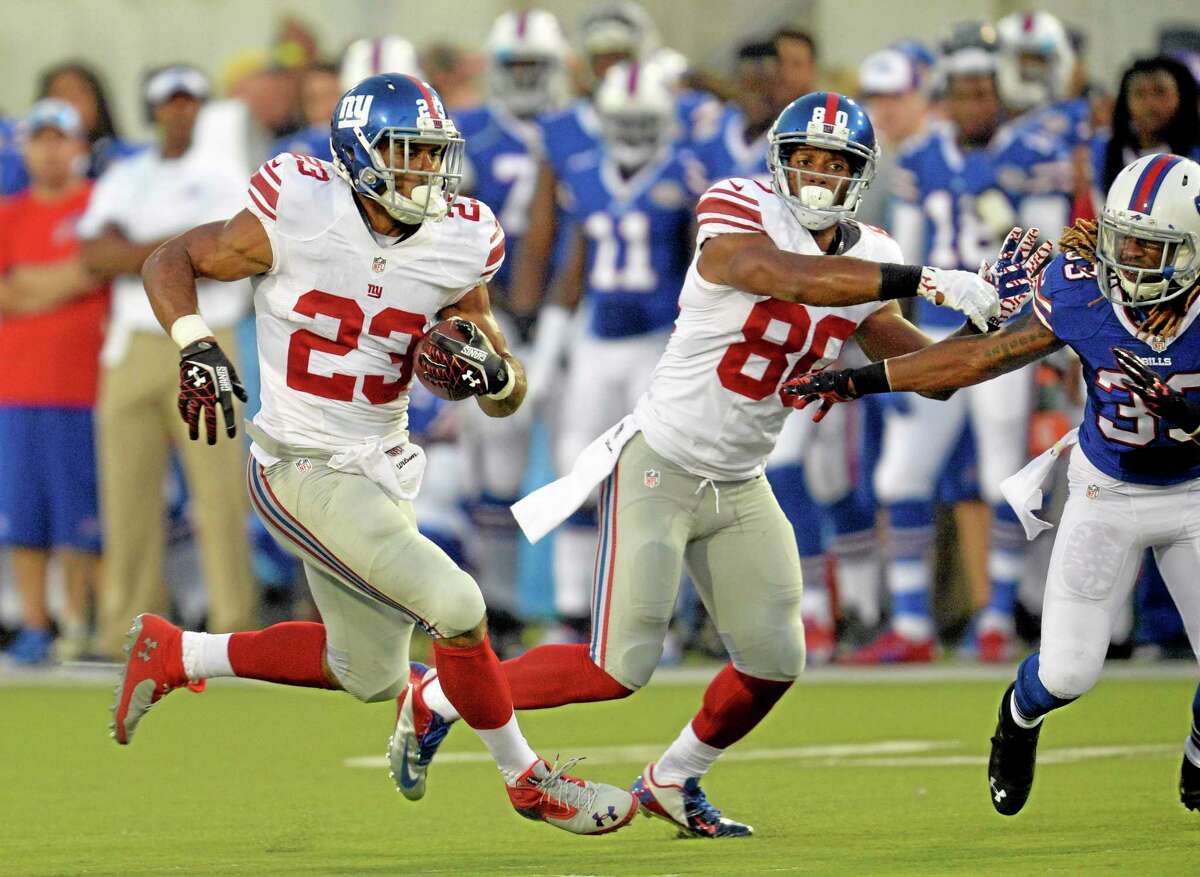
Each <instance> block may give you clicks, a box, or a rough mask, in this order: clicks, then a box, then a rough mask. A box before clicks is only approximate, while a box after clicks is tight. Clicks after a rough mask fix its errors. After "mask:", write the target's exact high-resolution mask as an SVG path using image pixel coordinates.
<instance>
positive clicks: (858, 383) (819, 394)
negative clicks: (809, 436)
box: [782, 362, 891, 421]
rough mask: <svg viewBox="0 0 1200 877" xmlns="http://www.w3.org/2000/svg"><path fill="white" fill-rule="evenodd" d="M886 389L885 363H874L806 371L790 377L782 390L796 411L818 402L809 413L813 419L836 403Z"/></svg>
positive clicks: (821, 416)
mask: <svg viewBox="0 0 1200 877" xmlns="http://www.w3.org/2000/svg"><path fill="white" fill-rule="evenodd" d="M890 389H891V387H890V386H889V385H888V377H887V368H886V366H885V365H884V364H883V363H882V362H875V363H872V364H871V365H868V366H865V367H863V368H841V369H827V370H825V371H819V372H809V373H808V374H806V375H800V377H798V378H792V379H791V380H790V381H788V382H787V383H786V384H784V385H783V391H782V392H783V398H784V400H785V401H787V402H788V403H789V404H791V406H792V407H793V408H795V409H797V410H801V409H804V408H807V407H808V406H809V405H811V404H812V403H813V402H816V401H820V403H821V407H820V408H818V409H817V411H816V413H814V414H813V420H814V421H821V420H823V419H824V417H825V415H826V414H828V413H829V410H830V409H831V408H833V406H834V405H836V404H838V403H839V402H850V401H852V400H854V399H858V398H859V397H861V396H866V395H867V394H868V393H886V392H888V391H889V390H890Z"/></svg>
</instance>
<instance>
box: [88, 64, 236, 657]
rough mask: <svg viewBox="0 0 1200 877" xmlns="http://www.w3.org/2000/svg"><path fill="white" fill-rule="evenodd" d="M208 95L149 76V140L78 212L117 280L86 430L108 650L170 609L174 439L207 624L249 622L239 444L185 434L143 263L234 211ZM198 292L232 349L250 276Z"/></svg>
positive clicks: (179, 78) (200, 87) (226, 626)
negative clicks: (167, 530)
mask: <svg viewBox="0 0 1200 877" xmlns="http://www.w3.org/2000/svg"><path fill="white" fill-rule="evenodd" d="M208 94H209V86H208V79H207V78H206V77H205V76H204V74H203V73H201V72H200V71H199V70H196V69H195V68H193V67H186V66H182V65H177V66H171V67H165V68H162V69H160V70H156V71H153V72H152V73H150V74H149V75H148V76H147V77H146V80H145V85H144V90H143V97H144V99H145V106H146V113H147V115H148V117H149V118H150V120H151V121H153V122H154V124H155V127H156V128H157V133H158V142H157V144H156V146H155V147H154V148H152V149H148V150H146V151H145V152H142V153H140V154H138V155H135V156H133V157H131V158H128V159H125V160H124V161H120V162H117V163H116V164H114V165H112V166H111V167H110V168H109V169H108V170H107V171H106V172H105V173H104V175H103V176H102V177H101V178H100V180H99V181H98V182H97V184H96V188H95V192H94V194H93V195H92V200H91V203H90V204H89V205H88V209H87V212H86V213H85V214H84V216H83V218H82V219H81V220H80V223H79V236H80V238H81V239H82V240H83V257H84V260H85V262H86V263H87V265H88V267H89V269H90V270H91V271H92V272H93V273H95V274H96V275H98V276H100V277H102V278H105V279H109V278H111V279H112V282H113V306H112V319H111V321H110V323H109V327H108V333H107V335H106V337H105V343H104V349H103V351H102V352H101V373H100V391H99V399H98V402H97V412H96V428H97V438H98V443H99V448H98V453H99V460H100V506H101V521H102V527H103V531H104V539H105V548H106V554H105V563H104V568H103V572H102V577H101V593H100V631H99V633H100V645H101V647H102V648H103V649H105V650H107V651H108V652H109V653H110V654H112V655H114V656H115V655H116V654H117V653H118V652H119V650H120V644H121V642H122V640H123V638H124V634H125V627H126V626H127V625H128V623H129V619H130V618H131V617H133V616H134V615H136V614H137V613H138V612H145V611H155V610H162V609H165V608H166V593H165V590H164V588H163V573H162V560H163V550H164V538H165V537H164V526H163V523H164V510H163V502H162V496H161V493H162V491H161V485H162V483H163V478H164V475H165V473H166V467H167V460H168V456H169V453H170V449H171V446H172V445H174V447H175V449H176V452H177V453H178V454H179V456H180V458H181V460H182V462H183V466H184V470H185V473H186V475H187V483H188V490H189V492H190V495H191V499H192V503H191V519H192V521H193V522H194V524H195V525H196V529H197V535H198V537H199V544H200V553H201V559H202V564H203V570H204V577H205V581H206V584H207V590H208V597H209V612H208V619H209V630H211V631H227V630H239V629H244V628H246V627H247V626H250V627H253V626H254V617H253V616H254V602H253V579H252V577H251V571H250V552H249V547H248V545H247V541H246V535H245V525H246V512H247V502H246V491H245V489H244V488H243V487H242V469H243V466H244V457H243V452H242V447H241V445H240V444H239V443H237V442H222V443H221V444H220V445H218V446H217V447H208V446H207V445H204V444H198V443H196V442H192V441H189V440H188V439H187V436H186V430H185V427H184V425H183V422H182V421H181V420H180V419H179V413H178V411H177V410H176V395H177V390H178V388H177V386H176V380H175V371H176V367H177V363H178V359H179V350H178V347H177V346H176V345H175V343H174V342H173V341H172V340H171V339H170V338H169V337H167V335H166V334H165V333H164V332H163V331H162V329H161V328H160V327H159V325H158V321H157V320H156V319H155V318H154V313H153V311H152V310H151V309H150V302H149V301H148V300H147V298H146V292H145V289H144V288H143V286H142V278H141V274H140V272H141V268H142V263H143V262H144V261H145V260H146V257H147V256H149V255H150V253H151V252H153V251H154V249H155V248H156V247H158V245H159V244H161V243H162V242H163V241H164V240H166V239H167V238H169V237H171V236H173V235H175V234H178V233H179V232H182V231H185V230H187V229H189V228H192V227H193V226H196V225H199V224H201V223H205V222H211V221H214V220H218V219H224V218H225V217H228V216H232V215H233V214H234V213H236V212H237V211H238V210H239V209H240V208H241V194H242V190H243V189H244V188H245V180H244V179H243V178H242V177H241V175H239V174H238V173H237V172H236V171H234V170H233V169H232V168H231V167H230V166H229V163H228V162H227V161H225V160H223V159H222V158H221V157H220V156H219V155H217V154H215V153H213V152H209V151H205V150H200V149H194V148H193V133H194V130H195V124H196V117H197V115H198V114H199V112H200V108H201V106H202V105H203V103H204V101H205V100H206V99H207V98H208ZM199 292H200V312H201V314H202V315H203V316H204V319H205V321H206V322H207V323H208V325H209V326H211V327H212V328H213V329H214V330H215V334H216V336H217V338H218V340H219V341H220V343H221V348H222V349H223V350H225V351H227V352H229V353H230V356H231V357H236V352H235V351H236V348H237V345H236V342H235V340H234V337H233V327H234V324H235V323H236V322H237V321H238V319H239V318H241V316H242V315H243V314H244V313H245V312H246V310H247V307H248V304H249V302H250V296H251V292H250V288H249V284H248V283H247V282H245V281H240V282H238V283H217V282H214V281H200V284H199Z"/></svg>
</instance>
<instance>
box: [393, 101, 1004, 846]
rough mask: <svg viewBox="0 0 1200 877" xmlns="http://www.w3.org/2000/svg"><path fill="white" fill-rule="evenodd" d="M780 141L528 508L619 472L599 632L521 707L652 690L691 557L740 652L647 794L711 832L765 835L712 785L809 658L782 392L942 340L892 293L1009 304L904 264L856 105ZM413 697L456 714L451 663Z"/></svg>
mask: <svg viewBox="0 0 1200 877" xmlns="http://www.w3.org/2000/svg"><path fill="white" fill-rule="evenodd" d="M769 144H770V145H769V152H770V167H771V172H772V182H771V184H770V185H764V184H761V183H758V182H756V181H753V180H748V179H730V180H724V181H722V182H720V183H717V184H716V185H714V186H712V187H711V188H709V189H708V191H707V192H706V193H705V194H704V196H703V197H702V198H701V199H700V202H699V205H698V207H697V219H698V222H699V233H698V239H697V249H696V255H695V257H694V258H693V260H692V263H691V267H690V268H689V270H688V273H687V276H686V279H685V280H684V283H683V288H682V291H681V292H680V296H679V317H678V319H677V321H676V323H675V332H674V334H673V335H672V336H671V339H670V341H669V342H668V345H667V349H666V352H665V353H664V354H663V356H662V358H661V359H660V360H659V363H658V366H657V367H656V369H655V371H654V374H653V377H652V378H651V382H650V387H649V389H648V390H647V392H646V393H645V394H644V395H643V396H642V397H641V399H640V400H639V402H638V403H637V406H636V410H635V413H634V414H633V415H631V416H630V417H627V418H625V419H624V420H622V421H621V422H620V423H619V424H617V425H616V426H615V427H613V428H612V429H610V430H609V431H608V432H606V433H604V434H603V435H601V436H600V437H599V438H598V439H596V440H595V441H594V442H593V443H592V444H591V445H589V447H588V448H587V450H585V451H584V452H583V453H582V454H581V455H580V457H579V459H578V460H577V462H576V464H575V467H574V469H573V470H572V471H571V473H570V474H569V475H567V476H565V477H564V478H563V479H560V480H559V481H558V482H554V483H553V484H550V485H547V486H546V487H544V488H542V489H541V490H539V491H537V492H535V493H534V494H532V495H531V496H529V497H526V498H525V499H524V500H522V501H521V502H520V503H518V504H517V505H516V506H514V513H515V514H516V516H517V520H518V522H519V523H520V524H521V525H522V528H523V529H524V530H525V532H526V534H527V535H528V536H529V537H530V538H532V539H536V538H539V537H540V536H541V535H544V534H545V533H546V532H547V531H549V530H550V529H551V528H553V527H554V526H555V525H557V524H558V523H560V522H561V521H562V520H563V519H565V518H566V517H567V516H568V515H569V514H570V513H571V512H572V511H573V510H574V508H575V507H577V506H578V504H579V503H581V502H583V500H584V499H585V498H586V497H587V495H588V493H589V492H590V490H591V489H592V488H593V487H594V486H596V484H597V483H599V482H603V483H602V484H601V486H600V494H601V505H600V519H601V521H602V524H601V532H600V540H599V550H598V552H597V558H596V568H595V576H594V586H593V594H592V615H593V621H592V638H591V642H590V643H589V644H586V645H565V644H564V645H545V646H539V647H538V648H535V649H532V650H530V651H529V652H526V653H525V654H524V655H522V656H521V657H519V658H515V659H513V660H510V661H506V662H505V663H504V669H505V672H506V676H507V678H508V681H509V685H510V687H511V689H512V691H513V703H514V705H515V706H516V707H517V708H518V709H533V708H539V707H551V706H558V705H561V704H566V703H581V702H587V701H597V700H610V699H614V698H620V697H625V696H627V695H629V694H632V693H633V692H634V691H636V690H637V689H639V688H641V687H642V686H643V685H645V684H646V683H647V682H648V681H649V679H650V676H651V674H652V673H653V672H654V668H655V666H656V665H657V663H658V660H659V657H660V655H661V653H662V645H663V638H664V636H665V634H666V632H667V627H668V624H669V623H670V620H671V614H672V610H673V609H674V605H675V596H676V591H677V589H678V586H679V580H680V574H681V572H682V568H683V566H684V564H685V563H686V564H687V567H688V570H689V572H690V573H691V576H692V579H693V580H694V582H695V583H696V588H697V590H698V592H699V593H700V595H701V597H702V599H703V600H704V602H705V605H706V607H707V609H708V611H709V614H710V615H711V616H712V618H713V620H714V622H715V624H716V627H717V630H718V631H719V632H720V633H721V636H722V638H723V640H724V642H725V644H726V647H727V648H728V650H729V653H730V656H731V660H732V663H731V664H730V665H728V666H727V667H725V669H724V670H722V671H721V672H720V673H719V674H718V675H717V676H716V678H715V679H714V680H713V681H712V683H711V684H710V685H709V688H708V691H707V692H706V694H705V696H704V705H703V707H702V708H701V710H700V712H699V713H698V714H697V715H696V717H695V718H694V719H693V720H692V722H690V723H689V724H688V726H687V727H686V728H684V730H683V732H682V733H681V734H680V736H679V739H678V740H676V741H675V742H674V743H673V744H672V745H671V747H670V748H669V749H668V750H667V752H666V754H665V755H664V756H663V757H662V758H660V759H659V760H658V761H656V762H652V763H651V764H650V765H648V766H647V768H646V770H645V771H644V772H643V773H642V775H641V776H640V777H639V778H638V779H637V781H636V782H635V784H634V790H635V793H636V794H637V797H638V799H639V800H640V801H641V803H642V806H643V807H644V808H645V810H646V812H647V813H648V814H653V815H656V816H659V817H661V818H663V819H666V820H669V821H670V822H672V823H673V824H675V825H676V826H677V827H678V828H680V829H681V830H683V831H684V832H686V833H688V834H691V835H694V836H697V837H738V836H745V835H747V834H750V833H751V829H750V827H749V826H747V825H744V824H742V823H740V822H736V821H734V820H731V819H728V818H726V817H723V816H722V815H721V814H720V812H719V811H718V810H717V809H716V808H715V807H713V806H712V804H711V803H709V802H708V800H707V798H706V797H705V795H704V792H703V790H702V789H701V788H700V780H701V778H702V777H703V776H704V774H705V773H706V772H707V771H708V769H709V767H710V766H711V765H712V764H713V762H715V761H716V759H717V757H718V756H720V754H721V753H722V752H723V751H724V750H725V749H726V748H728V747H729V746H731V745H732V744H734V743H736V742H737V741H738V740H740V739H741V738H742V737H743V736H745V735H746V734H747V733H748V732H749V731H750V730H751V729H752V728H753V727H754V726H755V725H757V724H758V723H759V722H760V721H761V720H762V719H763V718H764V717H765V716H766V714H767V712H768V711H769V710H770V709H771V707H772V706H773V705H774V704H775V702H776V701H777V700H778V699H779V698H780V697H781V696H782V695H783V693H784V692H785V691H786V690H787V689H788V687H789V686H790V685H791V683H792V681H793V680H794V679H795V678H796V676H797V675H799V673H800V671H801V669H802V668H803V666H804V627H803V624H802V622H801V608H800V599H801V591H802V587H801V573H800V562H799V557H798V555H797V551H796V542H795V537H794V535H793V532H792V528H791V526H790V524H789V523H788V521H787V519H786V517H785V516H784V514H783V512H782V511H781V510H780V508H779V505H778V503H777V502H776V501H775V497H774V496H773V494H772V493H771V489H770V486H769V485H768V483H767V481H766V479H765V478H764V477H763V476H762V471H763V464H764V461H765V459H766V457H767V455H768V454H769V453H770V451H771V448H772V446H773V445H774V443H775V439H776V437H777V436H778V435H779V431H780V429H781V428H782V426H783V422H784V419H785V418H786V416H787V414H788V408H787V407H786V406H785V404H784V402H783V399H782V397H781V396H780V394H779V390H780V387H781V386H782V384H783V383H784V381H785V380H786V379H787V377H788V376H789V375H797V374H804V373H806V372H808V371H810V370H811V369H819V368H822V367H824V366H826V365H828V364H829V363H831V362H832V361H833V360H834V359H836V358H837V356H838V352H839V351H840V350H841V348H842V345H843V344H844V343H845V341H846V340H847V339H848V338H850V337H851V336H852V335H854V336H856V337H857V339H858V341H859V342H860V344H861V346H862V348H863V349H864V350H865V351H866V352H867V353H868V354H869V355H870V356H872V357H874V358H878V357H882V356H886V355H887V354H888V352H889V351H893V352H898V351H901V350H915V349H918V348H920V347H922V346H923V345H924V344H926V343H927V339H926V337H925V336H924V335H923V334H922V333H921V332H919V331H918V330H917V329H916V328H915V327H913V326H912V325H911V324H910V323H908V322H907V321H906V320H905V319H904V318H903V317H902V316H901V315H900V311H899V308H898V306H897V304H896V302H894V301H890V299H895V298H901V297H905V296H915V295H926V296H930V297H933V298H935V299H937V300H938V301H945V302H946V303H949V304H951V305H952V306H956V307H958V308H960V309H961V310H963V311H964V312H965V313H967V314H968V316H969V317H970V318H971V321H972V322H973V323H974V324H975V325H976V326H977V327H979V328H983V327H984V326H985V325H986V321H987V320H988V319H989V318H991V317H994V316H996V315H997V314H998V312H999V301H998V298H997V295H996V291H995V289H994V288H993V287H992V286H991V285H990V284H989V283H987V282H986V281H985V280H984V279H982V278H981V277H979V276H977V275H976V274H972V273H968V272H963V271H959V272H954V271H950V272H943V271H940V270H937V269H931V268H921V267H917V266H905V265H899V264H895V263H896V262H897V261H898V260H899V258H900V250H899V248H898V247H897V245H896V244H895V242H894V241H892V240H891V239H890V238H888V237H887V235H886V234H884V233H883V232H881V231H878V230H876V229H873V228H870V227H867V226H862V225H859V224H858V223H856V222H854V221H853V219H852V217H853V214H854V210H855V208H856V207H857V205H858V201H859V198H860V196H861V194H862V191H863V189H864V188H865V187H866V186H867V185H868V184H869V183H870V181H871V177H872V175H873V173H874V165H875V158H876V154H877V153H876V148H875V134H874V131H873V130H872V128H871V123H870V120H869V119H868V118H867V116H866V114H865V113H863V111H862V110H861V109H860V108H859V107H858V105H857V104H855V103H854V101H852V100H850V99H849V98H846V97H843V96H841V95H838V94H833V93H825V92H818V93H815V94H810V95H806V96H805V97H802V98H800V99H798V100H796V101H795V102H793V103H792V104H791V105H789V106H788V107H787V108H786V109H785V110H784V111H783V112H782V113H781V115H780V116H779V118H778V119H777V120H776V123H775V125H774V127H773V128H772V130H771V133H770V137H769ZM847 257H849V258H847ZM881 263H882V264H881ZM964 331H971V330H966V329H965V330H964ZM412 700H413V703H414V711H415V712H417V713H420V714H421V715H425V714H427V713H429V712H432V713H434V714H435V715H436V716H437V719H436V721H437V722H445V721H448V720H453V719H454V718H455V716H454V715H453V714H452V713H448V712H446V711H445V710H446V707H445V696H444V692H443V691H442V690H441V687H440V685H439V681H438V676H432V675H431V676H430V677H427V678H426V679H425V680H424V681H423V683H422V684H421V685H419V686H418V687H417V689H416V691H415V692H414V696H413V698H412ZM421 742H422V741H421V740H420V739H416V740H414V743H413V745H414V746H418V745H420V744H421Z"/></svg>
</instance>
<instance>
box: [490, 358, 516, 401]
mask: <svg viewBox="0 0 1200 877" xmlns="http://www.w3.org/2000/svg"><path fill="white" fill-rule="evenodd" d="M507 371H508V380H507V381H505V382H504V386H503V387H501V388H500V389H499V390H497V391H496V392H494V393H485V394H484V395H485V396H487V397H488V398H489V399H495V400H496V401H497V402H499V401H500V400H501V399H507V398H508V397H509V396H511V395H512V391H513V389H514V388H515V387H516V386H517V372H516V370H515V369H514V368H513V367H512V364H511V363H509V365H508V369H507Z"/></svg>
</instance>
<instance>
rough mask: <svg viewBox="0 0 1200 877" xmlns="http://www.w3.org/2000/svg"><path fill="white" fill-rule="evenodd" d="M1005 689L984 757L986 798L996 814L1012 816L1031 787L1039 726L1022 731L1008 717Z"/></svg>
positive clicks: (1010, 691)
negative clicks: (986, 757)
mask: <svg viewBox="0 0 1200 877" xmlns="http://www.w3.org/2000/svg"><path fill="white" fill-rule="evenodd" d="M1015 687H1016V683H1013V684H1012V685H1009V686H1008V690H1007V691H1005V692H1004V697H1003V698H1002V699H1001V700H1000V720H999V721H998V722H997V723H996V733H995V735H994V736H993V737H992V754H991V757H990V758H988V797H989V798H991V801H992V806H993V807H995V808H996V812H997V813H1000V814H1003V815H1004V816H1014V815H1016V814H1017V813H1019V812H1020V811H1021V808H1022V807H1024V806H1025V801H1026V800H1027V799H1028V798H1029V790H1030V789H1032V788H1033V768H1034V766H1035V764H1036V763H1037V742H1038V734H1040V733H1041V730H1042V726H1041V724H1040V723H1039V724H1038V725H1037V726H1036V727H1034V728H1022V727H1021V726H1020V725H1018V724H1017V723H1016V722H1015V721H1014V720H1013V717H1012V708H1011V706H1010V704H1011V702H1012V696H1013V689H1014V688H1015Z"/></svg>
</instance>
